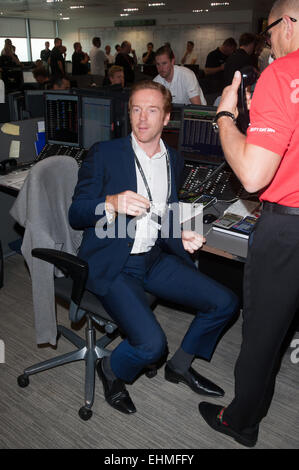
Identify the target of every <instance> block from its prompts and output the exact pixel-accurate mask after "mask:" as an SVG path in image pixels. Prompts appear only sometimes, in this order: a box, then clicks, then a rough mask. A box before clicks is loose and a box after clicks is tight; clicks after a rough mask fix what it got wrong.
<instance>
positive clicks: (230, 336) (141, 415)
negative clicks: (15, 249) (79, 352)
mask: <svg viewBox="0 0 299 470" xmlns="http://www.w3.org/2000/svg"><path fill="white" fill-rule="evenodd" d="M4 268H5V277H4V287H3V288H2V289H1V290H0V319H1V321H0V339H2V340H3V341H4V343H5V363H3V364H0V384H1V385H0V387H1V389H0V421H1V426H0V448H1V449H241V448H242V446H241V445H239V444H237V443H236V442H234V441H233V440H231V439H230V438H228V437H226V436H223V435H220V434H218V433H215V432H214V431H213V430H211V429H210V428H209V427H208V426H207V425H206V423H205V422H204V421H203V419H202V418H201V417H200V415H199V413H198V403H199V402H200V401H202V400H205V398H202V397H200V396H198V395H196V394H195V393H194V392H192V391H191V390H190V389H189V388H188V387H186V386H184V385H183V384H178V385H175V384H171V383H169V382H166V381H165V380H164V377H163V374H164V370H163V368H161V369H159V371H158V374H157V376H156V377H154V378H152V379H148V378H147V377H145V376H141V377H140V378H139V379H138V380H137V381H136V382H135V383H134V384H133V385H129V386H128V390H129V392H130V394H131V397H132V399H133V401H134V403H135V405H136V408H137V413H136V414H134V415H131V416H126V415H122V414H121V413H118V412H116V411H115V410H113V409H112V408H111V407H110V406H109V405H108V404H107V403H106V402H105V400H104V398H103V390H102V385H101V383H100V382H99V380H98V379H97V381H96V392H95V403H94V406H93V416H92V418H91V419H90V420H89V421H86V422H84V421H82V420H81V419H80V418H79V416H78V410H79V408H80V407H81V406H82V405H83V394H84V364H83V362H77V363H72V364H69V365H66V366H63V367H57V368H55V369H52V370H49V371H46V372H43V373H41V374H38V375H35V376H32V377H31V378H30V385H29V386H28V387H27V388H24V389H22V388H20V387H19V386H18V385H17V376H18V375H19V374H21V373H22V371H23V369H24V368H25V367H28V366H29V365H32V364H34V363H36V362H39V361H43V360H45V359H48V358H51V357H53V356H55V355H58V354H62V353H64V352H68V351H70V350H71V349H72V346H71V345H70V344H69V343H68V342H67V341H66V340H64V339H63V338H62V339H61V340H60V341H59V343H58V347H57V349H55V348H53V347H50V346H48V347H45V346H42V347H40V346H39V347H38V346H37V345H36V343H35V333H34V324H33V313H32V297H31V284H30V278H29V275H28V272H27V270H26V268H25V266H24V263H23V259H22V257H21V256H19V255H15V256H11V257H9V258H7V259H6V260H5V265H4ZM155 313H156V315H157V318H158V320H159V322H160V323H161V325H162V327H163V328H164V330H165V332H166V333H167V337H168V342H169V350H170V353H172V352H174V351H175V350H176V348H177V346H178V345H179V343H180V341H181V338H182V335H183V333H184V332H185V331H186V329H187V328H188V325H189V324H190V322H191V321H192V316H191V315H190V314H189V313H186V312H182V311H178V310H174V309H172V308H170V307H167V306H161V305H158V306H157V308H156V310H155ZM57 315H58V320H59V322H60V323H61V324H64V325H66V326H69V325H68V314H67V310H66V309H64V308H63V307H58V311H57ZM241 326H242V319H241V317H240V318H239V320H238V321H237V322H236V323H235V324H234V325H233V327H232V328H231V329H230V330H229V331H228V332H227V333H226V334H225V336H224V337H223V338H222V340H221V342H220V343H219V345H218V347H217V350H216V352H215V354H214V356H213V359H212V361H211V362H210V363H208V362H204V361H202V360H199V359H196V360H195V361H194V363H193V366H194V368H195V369H197V370H198V371H199V372H200V373H202V374H203V375H206V376H207V377H209V378H210V379H211V380H213V381H215V382H216V383H218V384H219V385H221V386H222V387H223V388H224V389H225V391H226V395H225V397H224V398H222V399H221V400H211V399H210V401H213V402H215V403H218V402H220V403H221V404H223V405H227V404H228V403H229V402H230V401H231V399H232V398H233V392H234V377H233V370H234V364H235V361H236V359H237V356H238V353H239V348H240V343H241ZM79 334H81V335H82V336H84V328H83V329H82V330H80V331H79ZM295 338H297V339H299V333H296V335H295ZM117 341H118V340H116V343H114V344H117ZM292 352H293V353H294V349H290V348H289V349H288V350H287V352H286V354H285V356H284V359H283V362H282V366H281V370H280V372H279V375H278V379H277V385H276V391H275V396H274V400H273V403H272V406H271V409H270V412H269V414H268V416H267V417H266V418H265V419H264V420H263V422H262V424H261V427H260V435H259V441H258V444H257V446H256V448H257V449H297V448H298V447H299V419H298V418H299V398H298V375H299V364H298V363H297V364H295V363H293V362H292V361H291V353H292ZM297 357H299V353H298V354H297Z"/></svg>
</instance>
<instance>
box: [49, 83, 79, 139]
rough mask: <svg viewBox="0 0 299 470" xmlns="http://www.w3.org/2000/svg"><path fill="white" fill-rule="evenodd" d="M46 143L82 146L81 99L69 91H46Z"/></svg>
mask: <svg viewBox="0 0 299 470" xmlns="http://www.w3.org/2000/svg"><path fill="white" fill-rule="evenodd" d="M44 99H45V131H46V143H48V144H59V145H70V146H73V147H80V146H81V142H80V127H79V123H80V120H79V117H80V99H79V96H78V95H71V94H70V93H67V92H59V93H54V92H44Z"/></svg>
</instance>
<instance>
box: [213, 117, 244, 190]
mask: <svg viewBox="0 0 299 470" xmlns="http://www.w3.org/2000/svg"><path fill="white" fill-rule="evenodd" d="M218 126H219V135H220V141H221V146H222V149H223V152H224V155H225V158H226V161H227V162H228V164H229V165H230V167H231V168H232V170H233V171H234V172H235V173H236V175H237V177H238V178H239V180H240V181H241V182H242V183H243V181H244V180H245V178H246V175H247V174H248V171H250V168H249V165H248V162H247V159H246V158H245V147H246V137H245V135H243V134H241V132H240V131H239V130H238V128H237V127H236V125H235V124H234V122H233V120H232V119H231V118H230V117H228V116H223V117H221V118H220V119H219V120H218Z"/></svg>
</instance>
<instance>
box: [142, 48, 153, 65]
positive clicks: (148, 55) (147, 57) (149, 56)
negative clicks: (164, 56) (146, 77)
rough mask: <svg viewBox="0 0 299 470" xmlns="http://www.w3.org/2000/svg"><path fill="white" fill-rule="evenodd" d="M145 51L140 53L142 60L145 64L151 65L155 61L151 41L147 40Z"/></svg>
mask: <svg viewBox="0 0 299 470" xmlns="http://www.w3.org/2000/svg"><path fill="white" fill-rule="evenodd" d="M146 47H147V52H144V53H143V54H142V62H143V63H144V64H146V65H153V64H154V63H155V56H156V54H155V52H154V45H153V43H152V42H148V43H147V45H146Z"/></svg>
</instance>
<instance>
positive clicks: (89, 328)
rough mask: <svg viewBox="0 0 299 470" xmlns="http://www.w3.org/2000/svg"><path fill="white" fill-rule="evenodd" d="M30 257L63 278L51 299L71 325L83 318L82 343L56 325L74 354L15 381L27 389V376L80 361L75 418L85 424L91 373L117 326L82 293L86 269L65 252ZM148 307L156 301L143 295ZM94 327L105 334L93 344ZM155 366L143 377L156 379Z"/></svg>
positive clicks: (92, 382)
mask: <svg viewBox="0 0 299 470" xmlns="http://www.w3.org/2000/svg"><path fill="white" fill-rule="evenodd" d="M32 255H33V256H34V257H36V258H40V259H42V260H44V261H47V262H49V263H52V264H54V265H55V266H56V267H57V268H58V269H60V270H61V271H62V272H63V273H64V274H65V275H67V277H57V278H56V279H55V281H54V287H55V297H56V299H60V300H63V301H65V302H67V303H68V304H69V305H70V308H69V317H70V320H71V321H72V322H74V323H78V322H79V321H80V320H81V319H82V318H83V317H85V318H86V330H85V339H83V338H82V337H81V336H79V335H77V334H76V333H75V332H74V331H73V330H70V329H69V328H66V327H65V326H62V325H57V333H58V338H59V337H60V336H63V337H65V338H66V339H67V340H68V341H70V342H71V343H72V344H74V345H75V346H76V347H77V349H76V350H75V351H72V352H69V353H66V354H63V355H61V356H58V357H55V358H53V359H50V360H48V361H43V362H40V363H38V364H35V365H33V366H31V367H28V368H27V369H25V370H24V373H23V374H22V375H20V376H19V377H18V384H19V386H20V387H27V385H29V376H30V375H33V374H36V373H38V372H42V371H45V370H48V369H52V368H53V367H56V366H60V365H63V364H67V363H69V362H74V361H78V360H84V361H85V365H86V369H85V405H84V406H82V407H81V408H80V410H79V416H80V418H82V419H83V420H85V421H86V420H88V419H89V418H91V416H92V411H91V407H92V405H93V401H94V389H95V369H96V364H97V361H98V360H99V359H101V358H102V357H104V356H109V355H110V354H111V351H109V350H108V349H107V348H106V347H107V346H108V345H109V344H110V343H111V342H112V341H113V340H114V339H115V338H116V337H117V336H118V335H119V334H120V332H119V330H118V327H117V325H116V324H115V323H114V321H113V319H112V318H111V317H110V315H109V314H108V313H107V312H106V310H105V309H104V307H103V306H102V303H101V301H100V300H99V298H98V297H97V296H96V295H95V294H93V293H92V292H90V291H88V290H86V289H85V283H86V279H87V276H88V265H87V263H86V262H85V261H83V260H80V259H79V258H78V257H76V256H74V255H70V254H68V253H65V252H61V251H57V250H50V249H42V248H36V249H34V250H32ZM147 299H148V303H149V305H150V306H151V307H152V306H153V305H154V303H155V301H156V298H155V297H154V296H153V295H152V294H149V293H147ZM95 324H97V325H99V326H100V327H101V328H103V329H104V330H105V333H106V334H104V335H103V336H101V337H100V338H99V339H98V340H96V328H95ZM156 373H157V370H156V366H155V365H153V366H150V367H149V368H148V369H147V371H146V375H147V377H149V378H151V377H153V376H154V375H156Z"/></svg>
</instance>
